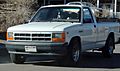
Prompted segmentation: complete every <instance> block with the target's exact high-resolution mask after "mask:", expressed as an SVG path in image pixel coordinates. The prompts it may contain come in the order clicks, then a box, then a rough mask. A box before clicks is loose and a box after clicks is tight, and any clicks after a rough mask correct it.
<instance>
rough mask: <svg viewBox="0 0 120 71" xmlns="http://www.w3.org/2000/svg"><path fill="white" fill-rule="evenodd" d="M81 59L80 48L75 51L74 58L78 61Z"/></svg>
mask: <svg viewBox="0 0 120 71" xmlns="http://www.w3.org/2000/svg"><path fill="white" fill-rule="evenodd" d="M78 59H79V50H76V51H74V52H73V60H74V61H75V62H77V61H78Z"/></svg>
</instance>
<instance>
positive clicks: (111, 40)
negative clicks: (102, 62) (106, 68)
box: [102, 37, 115, 57]
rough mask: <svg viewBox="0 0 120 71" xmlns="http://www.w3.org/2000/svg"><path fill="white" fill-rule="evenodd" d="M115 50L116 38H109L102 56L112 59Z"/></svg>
mask: <svg viewBox="0 0 120 71" xmlns="http://www.w3.org/2000/svg"><path fill="white" fill-rule="evenodd" d="M114 49H115V43H114V38H113V37H109V38H108V39H107V41H106V44H105V46H104V47H103V50H102V54H103V56H104V57H112V55H113V51H114Z"/></svg>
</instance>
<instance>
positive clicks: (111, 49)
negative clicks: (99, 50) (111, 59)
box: [109, 46, 113, 54]
mask: <svg viewBox="0 0 120 71" xmlns="http://www.w3.org/2000/svg"><path fill="white" fill-rule="evenodd" d="M109 53H110V54H112V53H113V46H110V47H109Z"/></svg>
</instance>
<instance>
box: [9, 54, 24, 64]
mask: <svg viewBox="0 0 120 71" xmlns="http://www.w3.org/2000/svg"><path fill="white" fill-rule="evenodd" d="M10 57H11V61H12V62H13V63H15V64H22V63H24V62H25V57H24V55H20V54H10Z"/></svg>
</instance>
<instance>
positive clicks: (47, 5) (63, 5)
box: [41, 4, 87, 8]
mask: <svg viewBox="0 0 120 71" xmlns="http://www.w3.org/2000/svg"><path fill="white" fill-rule="evenodd" d="M45 7H80V8H81V7H87V6H83V5H67V4H66V5H47V6H42V7H41V8H45Z"/></svg>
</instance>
